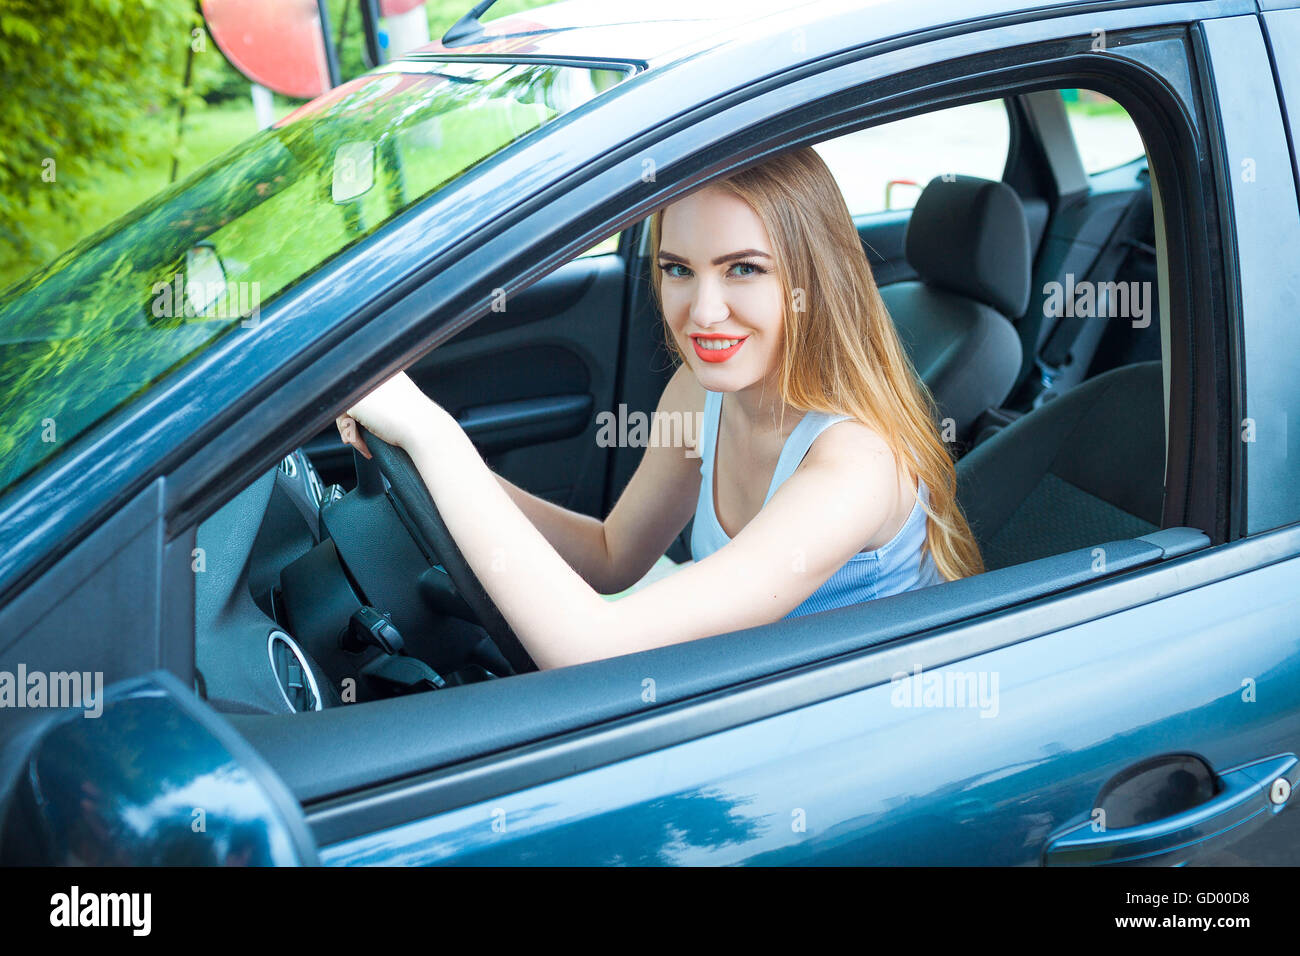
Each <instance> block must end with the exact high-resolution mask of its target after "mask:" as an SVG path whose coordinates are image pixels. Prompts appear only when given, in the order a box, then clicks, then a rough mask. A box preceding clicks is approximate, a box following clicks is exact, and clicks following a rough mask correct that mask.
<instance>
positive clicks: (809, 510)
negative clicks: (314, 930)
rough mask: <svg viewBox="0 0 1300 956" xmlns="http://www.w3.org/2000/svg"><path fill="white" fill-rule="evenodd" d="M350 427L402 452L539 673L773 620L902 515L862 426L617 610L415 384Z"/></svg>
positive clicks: (844, 431) (393, 387)
mask: <svg viewBox="0 0 1300 956" xmlns="http://www.w3.org/2000/svg"><path fill="white" fill-rule="evenodd" d="M348 414H349V415H351V416H353V417H354V418H356V419H357V420H358V421H360V422H361V423H362V424H364V425H366V426H367V427H369V428H370V429H371V430H372V431H374V432H375V433H376V434H377V435H379V436H380V437H381V438H385V439H386V440H389V441H394V440H396V441H397V442H398V443H399V444H402V445H403V447H405V448H406V450H407V452H408V453H409V454H410V455H411V458H412V460H413V461H414V462H415V465H416V467H417V468H418V469H419V471H420V475H421V477H422V478H423V479H424V482H425V484H426V485H427V486H428V488H429V491H430V494H431V495H432V496H433V498H434V500H435V501H437V503H438V509H439V511H440V512H441V514H442V516H443V520H444V521H445V522H446V524H447V528H448V530H449V531H450V532H451V534H452V536H453V537H454V538H455V540H456V542H457V544H458V545H459V546H460V549H461V552H462V553H463V554H464V556H465V560H466V561H467V562H468V563H469V565H470V567H472V568H473V569H474V572H475V574H476V575H477V576H478V578H479V580H480V581H481V582H482V584H483V587H484V589H485V590H486V591H487V592H488V595H489V596H490V597H491V598H492V600H493V601H494V602H495V603H496V605H497V607H498V608H499V609H500V611H501V613H502V615H503V616H504V617H505V619H506V620H507V621H508V622H509V624H510V626H511V628H512V629H513V630H514V632H515V633H516V634H517V635H518V636H519V639H520V640H521V641H522V642H523V644H524V646H525V647H526V648H527V649H528V652H529V654H530V655H531V656H532V658H533V660H535V661H536V662H537V664H538V666H539V667H543V668H548V667H561V666H566V665H569V664H577V663H582V662H584V661H590V660H597V659H600V658H604V657H611V656H615V655H619V654H626V653H632V652H635V651H641V650H646V649H648V648H652V647H661V646H664V645H667V644H674V643H678V642H681V641H688V640H694V639H696V638H700V637H707V636H709V635H712V634H720V633H724V632H727V631H732V630H738V629H740V628H745V627H752V626H756V625H758V624H764V623H768V622H770V621H774V620H777V619H778V618H781V617H783V616H785V615H786V614H788V613H789V612H790V611H792V610H793V609H794V608H795V607H797V606H798V605H799V604H801V603H802V602H803V601H804V600H805V599H807V597H808V596H809V595H810V594H812V592H813V591H815V590H816V589H817V588H818V587H820V586H821V585H822V584H823V583H824V582H825V581H826V580H827V578H829V577H830V576H831V575H832V574H833V573H834V572H835V571H836V570H837V569H838V568H839V567H841V566H842V565H843V564H844V562H845V561H847V560H848V559H849V558H850V557H851V556H852V555H853V554H855V553H856V552H857V551H859V550H860V549H861V548H862V547H863V545H864V544H865V543H866V542H867V541H868V540H870V539H871V538H872V537H873V536H874V535H875V534H876V533H877V532H878V531H879V529H880V528H881V527H882V526H883V524H884V523H885V521H887V520H888V517H889V515H890V514H891V513H892V511H893V510H894V508H895V506H896V505H897V494H898V492H897V476H896V471H895V466H894V462H893V458H892V456H891V455H890V454H889V452H888V450H887V449H884V446H883V443H880V442H878V441H877V443H876V444H875V445H872V444H871V443H870V442H868V441H864V440H863V436H862V434H861V433H858V434H857V435H856V436H855V435H854V434H853V433H852V430H854V429H863V426H861V425H858V424H857V423H855V422H841V423H838V424H836V425H833V426H831V428H828V429H827V430H826V432H824V433H823V438H819V440H818V441H817V442H816V443H815V444H814V447H813V449H812V450H811V451H810V452H809V454H808V456H807V457H806V458H805V459H804V462H803V463H802V464H801V465H800V467H799V468H798V469H796V471H795V473H794V474H793V475H792V476H791V477H790V478H789V479H787V480H786V481H785V482H784V483H783V484H782V485H781V487H780V488H779V489H778V490H777V492H776V494H774V495H773V497H772V499H771V500H770V501H769V502H768V504H767V506H766V507H764V508H763V510H762V511H760V512H759V514H758V515H757V516H756V517H755V518H754V519H753V520H752V521H751V522H750V523H749V524H748V525H747V526H746V527H745V528H744V529H743V530H742V531H741V533H740V534H739V535H737V536H736V538H735V540H733V541H732V542H730V543H729V544H727V545H726V546H724V547H723V548H721V549H720V550H719V551H717V552H715V553H714V554H713V555H711V556H710V557H708V558H706V559H705V560H704V561H700V562H697V563H695V564H693V565H691V566H690V567H688V568H685V569H683V570H681V571H679V572H677V573H676V574H673V575H670V576H669V577H667V578H665V579H663V580H660V581H656V582H655V583H654V584H651V585H649V586H648V587H646V588H643V589H641V590H639V591H637V592H634V593H632V594H630V595H628V596H627V597H624V598H622V599H620V600H618V601H612V602H610V601H605V600H604V599H602V598H601V597H600V596H599V595H598V594H596V592H595V591H594V590H592V588H591V587H590V586H589V585H588V584H587V583H586V582H585V581H584V580H583V579H582V578H581V577H580V576H579V575H578V574H577V572H575V571H574V570H573V569H572V568H571V567H570V566H569V565H568V564H567V563H566V562H565V561H564V559H563V558H561V556H560V555H559V554H558V553H557V552H556V550H555V549H554V548H552V547H551V546H550V544H549V543H548V542H547V540H546V538H545V537H544V536H543V534H542V533H541V532H540V531H539V530H538V529H537V528H536V527H535V526H534V525H533V524H532V522H530V521H529V520H528V518H527V516H526V515H525V514H524V513H523V512H522V511H521V510H520V509H519V508H518V506H516V505H515V503H514V501H513V500H512V499H511V497H510V495H509V493H508V492H507V491H506V490H505V489H504V488H503V487H502V486H501V484H500V483H499V482H497V481H496V479H495V476H494V475H493V474H492V472H491V470H490V469H489V468H488V467H487V465H486V463H484V461H483V459H482V458H481V457H480V456H479V454H478V452H477V450H476V449H475V448H474V446H473V443H472V442H471V441H470V440H469V438H468V436H466V434H465V433H464V431H463V430H462V429H461V428H460V426H459V424H457V422H456V421H455V419H454V418H452V417H451V416H450V415H448V414H447V412H446V411H444V410H443V409H441V408H440V407H438V406H437V405H436V404H434V403H433V402H432V401H430V400H429V399H427V398H426V397H424V395H423V394H422V393H420V391H419V389H418V388H416V387H415V385H414V383H411V382H410V380H409V379H407V378H405V376H398V377H396V378H395V379H393V380H391V381H390V382H389V383H385V385H383V386H381V387H380V388H379V389H377V390H376V391H375V392H373V393H371V395H370V396H367V397H366V398H365V399H363V400H362V401H361V402H360V403H358V405H357V406H355V407H354V408H353V409H349V412H348ZM863 430H864V431H865V429H863ZM868 435H869V433H868ZM832 436H834V437H832ZM828 438H829V439H831V440H830V441H827V440H825V439H828Z"/></svg>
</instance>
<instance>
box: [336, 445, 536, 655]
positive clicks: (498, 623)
mask: <svg viewBox="0 0 1300 956" xmlns="http://www.w3.org/2000/svg"><path fill="white" fill-rule="evenodd" d="M357 427H358V430H359V431H360V433H361V436H362V438H364V439H365V442H366V447H367V448H369V449H370V454H371V455H372V456H373V463H374V465H376V466H377V467H378V470H379V473H380V474H382V475H383V476H384V477H385V478H387V479H388V484H389V485H390V486H391V489H392V494H393V497H394V498H396V499H397V501H398V503H399V504H400V505H401V506H402V508H403V509H404V510H405V511H406V514H407V516H408V517H409V518H410V519H411V521H412V522H413V523H414V525H415V527H414V529H411V530H412V536H413V537H419V538H420V539H422V540H421V541H417V542H416V543H417V544H423V545H425V547H424V548H423V549H422V550H423V551H424V552H425V553H426V554H431V555H433V556H434V558H435V560H436V562H437V563H438V564H440V565H442V568H443V570H444V571H446V572H447V576H448V577H450V578H451V583H452V585H453V586H454V587H455V588H456V591H457V593H458V594H459V595H460V596H461V598H462V599H464V601H465V603H466V604H467V605H468V606H469V609H470V610H471V611H472V612H473V613H474V615H475V616H476V617H477V618H478V622H479V624H480V626H482V628H483V629H484V630H485V631H487V633H488V637H490V638H491V639H492V642H493V643H494V644H496V646H497V648H498V649H499V650H500V651H501V654H502V656H504V657H505V659H506V661H508V662H509V664H510V666H511V667H512V668H514V671H515V673H516V674H523V673H525V672H527V671H535V670H537V664H536V663H535V662H534V661H533V659H532V658H531V657H529V656H528V652H527V651H526V650H524V645H523V644H522V643H521V642H520V640H519V638H518V637H517V636H516V635H515V632H514V631H513V630H511V628H510V625H509V624H508V623H507V622H506V619H505V617H503V616H502V614H501V612H500V611H499V610H497V606H496V605H495V604H494V603H492V599H491V598H490V597H488V593H487V591H486V590H484V588H483V585H482V584H481V583H479V579H478V576H477V575H475V574H474V569H473V568H471V567H470V566H469V562H468V561H466V560H465V556H464V555H463V554H462V553H461V550H460V546H459V545H457V544H456V539H455V538H453V537H452V536H451V532H450V531H448V530H447V525H446V522H444V521H443V520H442V515H441V514H439V513H438V506H437V505H436V504H434V502H433V498H432V496H430V494H429V488H428V486H427V485H425V483H424V479H423V478H421V477H420V472H419V469H417V468H416V467H415V462H413V461H411V456H410V455H408V454H407V453H406V451H405V450H403V449H401V448H397V447H395V446H393V445H390V444H388V442H386V441H384V440H383V439H381V438H377V437H375V436H374V435H373V434H371V433H370V432H369V431H368V430H367V429H365V428H362V427H361V426H360V425H358V426H357ZM356 460H357V468H358V474H357V482H358V485H360V484H362V483H363V482H366V481H367V480H368V476H366V475H363V474H361V473H360V471H361V469H362V468H363V467H364V463H365V458H364V457H363V456H362V455H360V454H358V455H356ZM369 480H373V477H370V479H369Z"/></svg>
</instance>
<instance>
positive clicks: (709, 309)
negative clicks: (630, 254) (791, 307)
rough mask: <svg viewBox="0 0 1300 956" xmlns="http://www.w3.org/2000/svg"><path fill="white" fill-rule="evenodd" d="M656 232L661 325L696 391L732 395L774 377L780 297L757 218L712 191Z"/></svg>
mask: <svg viewBox="0 0 1300 956" xmlns="http://www.w3.org/2000/svg"><path fill="white" fill-rule="evenodd" d="M660 232H661V235H660V242H659V263H658V265H659V268H660V270H661V271H662V272H663V281H662V283H661V289H662V293H663V308H664V317H665V319H666V320H667V322H668V327H669V329H671V330H672V333H673V337H674V338H675V339H676V340H677V346H678V348H680V349H681V350H682V352H683V353H684V354H685V355H686V360H687V362H688V363H689V364H690V366H691V369H692V370H693V371H694V372H695V375H696V377H697V378H698V379H699V382H700V384H701V385H703V386H704V387H705V388H706V389H708V390H709V391H712V392H734V391H739V390H740V389H743V388H747V387H749V386H750V385H754V384H755V383H757V382H760V381H763V380H765V379H768V377H769V376H775V373H776V370H777V368H778V366H779V363H780V359H781V347H782V338H781V334H782V330H781V320H782V314H783V294H782V291H781V283H780V280H779V279H778V272H777V268H778V266H777V262H776V258H775V255H776V254H775V252H774V251H773V249H772V244H771V243H770V242H769V240H768V237H767V230H765V229H764V228H763V223H762V222H761V221H760V220H759V218H758V215H757V214H756V213H755V212H754V210H753V209H751V208H750V206H749V204H748V203H746V202H745V201H744V200H743V199H740V198H738V197H736V196H733V195H731V194H730V193H728V192H725V191H724V190H722V189H718V188H714V187H710V188H706V189H702V190H700V191H699V192H697V193H694V194H692V195H690V196H687V197H686V198H685V199H681V200H678V201H677V202H675V203H673V204H672V205H671V206H668V207H667V208H666V209H665V210H664V213H663V217H662V219H661V222H660Z"/></svg>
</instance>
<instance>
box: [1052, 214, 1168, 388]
mask: <svg viewBox="0 0 1300 956" xmlns="http://www.w3.org/2000/svg"><path fill="white" fill-rule="evenodd" d="M1149 202H1150V193H1149V192H1148V191H1146V190H1143V191H1141V192H1138V193H1135V194H1134V196H1133V199H1132V200H1131V201H1130V203H1129V205H1128V207H1127V208H1126V209H1125V210H1124V213H1123V215H1121V216H1120V218H1119V222H1118V223H1116V225H1115V229H1114V230H1113V231H1112V232H1111V236H1110V239H1109V240H1108V241H1107V243H1106V246H1105V248H1103V249H1102V252H1101V255H1100V256H1098V257H1097V261H1096V262H1094V263H1093V265H1092V268H1091V269H1089V270H1088V272H1087V274H1086V277H1085V281H1088V282H1092V281H1096V280H1098V279H1100V280H1102V281H1110V280H1111V279H1112V278H1113V277H1114V276H1116V275H1118V274H1119V270H1120V266H1121V265H1122V264H1123V263H1124V261H1125V260H1126V259H1127V258H1128V257H1129V256H1130V255H1131V254H1132V251H1133V250H1134V249H1139V250H1142V251H1145V252H1149V253H1152V254H1154V253H1155V249H1154V247H1152V246H1149V245H1147V244H1146V243H1144V242H1139V241H1138V240H1137V239H1135V238H1133V235H1132V233H1133V231H1134V230H1133V229H1132V226H1133V224H1134V219H1135V217H1136V216H1137V214H1138V213H1139V211H1140V210H1141V209H1143V208H1144V207H1145V206H1146V205H1147V204H1148V203H1149ZM1097 306H1098V308H1097V310H1094V315H1092V316H1081V315H1079V314H1077V312H1075V314H1072V315H1067V316H1064V317H1063V318H1061V320H1060V321H1059V322H1058V323H1057V324H1056V327H1055V328H1054V329H1053V330H1052V334H1051V336H1050V337H1049V338H1048V340H1047V342H1046V344H1044V346H1043V348H1042V349H1041V350H1040V351H1039V354H1038V355H1037V356H1036V357H1035V359H1034V362H1035V364H1036V365H1037V366H1038V370H1039V373H1040V375H1041V380H1042V385H1043V390H1042V391H1041V392H1040V393H1039V394H1038V395H1037V396H1035V398H1034V407H1035V408H1037V407H1038V406H1039V405H1041V404H1042V403H1043V402H1044V401H1045V400H1047V399H1048V398H1050V397H1052V396H1051V395H1049V394H1048V393H1049V392H1052V386H1053V384H1054V383H1055V382H1056V380H1057V378H1059V377H1060V375H1061V373H1062V371H1064V369H1065V368H1066V366H1068V365H1071V364H1073V362H1074V359H1075V357H1074V355H1073V354H1072V353H1073V350H1074V347H1075V344H1076V343H1077V342H1078V341H1079V336H1080V335H1081V334H1082V332H1083V329H1084V326H1085V324H1086V323H1087V322H1088V320H1089V319H1091V318H1095V317H1096V314H1097V312H1099V311H1100V306H1101V303H1097ZM1071 312H1074V310H1073V309H1072V310H1071Z"/></svg>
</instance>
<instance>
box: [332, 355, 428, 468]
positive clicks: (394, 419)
mask: <svg viewBox="0 0 1300 956" xmlns="http://www.w3.org/2000/svg"><path fill="white" fill-rule="evenodd" d="M439 411H441V409H440V408H439V407H438V405H437V404H435V403H434V401H433V400H432V399H431V398H429V396H427V395H425V394H424V392H422V391H420V388H419V386H418V385H416V384H415V383H414V382H413V381H411V378H410V376H409V375H407V374H406V373H405V372H398V373H397V374H396V375H394V376H393V377H392V378H390V379H389V380H388V381H386V382H384V384H383V385H380V386H379V387H378V388H377V389H375V390H374V391H373V392H371V393H370V394H369V395H367V396H366V397H365V398H363V399H361V401H359V402H357V403H356V404H355V405H353V406H352V407H351V408H349V409H348V410H347V412H346V413H344V414H342V415H340V416H339V417H338V418H336V419H335V420H334V423H335V424H336V425H337V426H338V429H339V436H340V437H341V438H342V439H343V444H345V445H351V446H352V447H353V448H355V449H356V450H357V451H359V452H361V454H363V455H365V456H366V457H367V458H369V457H370V449H369V448H367V447H366V440H365V439H364V438H362V437H361V432H360V430H359V429H358V428H357V426H358V425H362V426H364V427H365V428H366V429H367V430H368V431H370V432H371V434H373V435H375V436H376V437H378V438H382V439H383V440H384V441H386V442H388V444H390V445H395V446H397V447H399V448H405V449H406V450H407V451H408V452H409V451H411V450H412V449H413V448H414V447H415V444H416V442H418V441H419V440H420V438H421V437H422V436H427V435H428V433H429V430H430V423H431V421H432V419H433V418H434V416H435V415H436V414H437V413H438V412H439ZM444 414H445V413H444Z"/></svg>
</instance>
